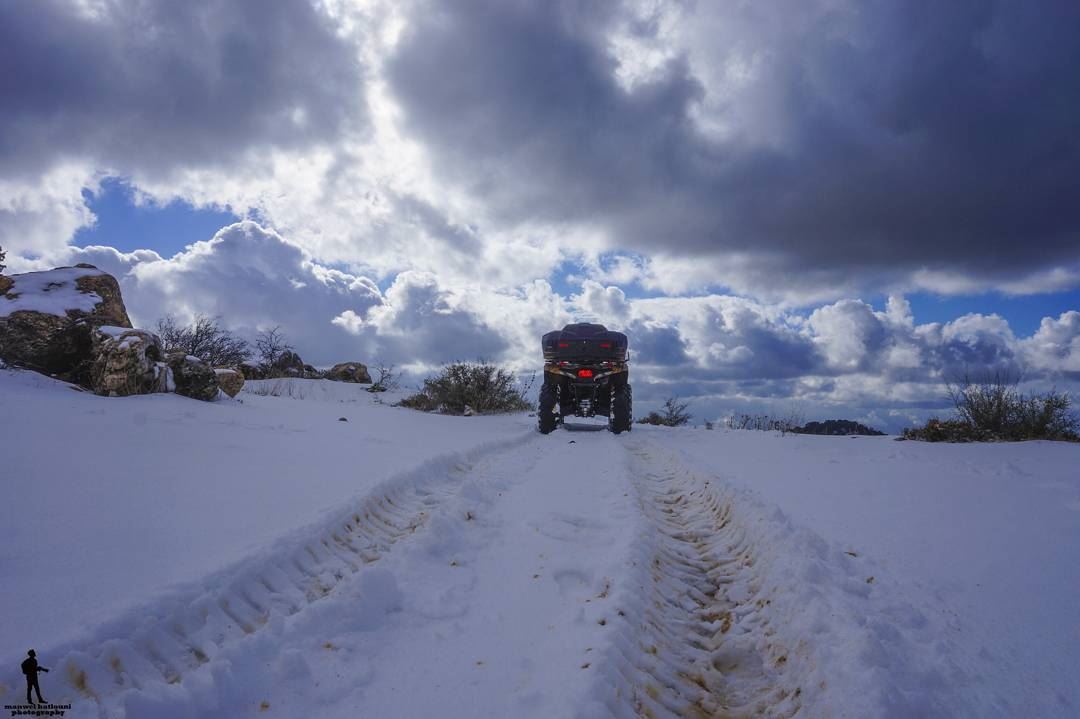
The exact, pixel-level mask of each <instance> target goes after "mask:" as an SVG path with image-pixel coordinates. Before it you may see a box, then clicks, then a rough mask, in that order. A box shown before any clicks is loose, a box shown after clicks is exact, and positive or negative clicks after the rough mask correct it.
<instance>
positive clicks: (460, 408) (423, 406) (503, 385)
mask: <svg viewBox="0 0 1080 719" xmlns="http://www.w3.org/2000/svg"><path fill="white" fill-rule="evenodd" d="M525 392H526V390H525V389H524V388H522V387H520V386H519V385H518V383H517V377H516V376H515V375H514V373H513V372H511V371H509V370H507V369H504V368H502V367H498V366H496V365H493V364H491V363H489V362H454V363H453V364H448V365H446V366H445V367H443V368H442V370H440V372H439V374H437V375H435V376H434V377H429V378H427V379H426V380H424V388H423V389H421V390H420V391H419V392H417V393H416V394H414V395H412V396H411V397H406V398H405V399H403V400H402V401H401V406H402V407H410V408H412V409H419V410H423V411H428V412H430V411H433V410H438V411H440V412H445V413H447V414H465V408H466V407H469V408H471V409H472V411H473V412H476V413H479V414H491V413H497V412H522V411H525V410H528V409H531V408H532V403H531V402H529V401H528V400H527V399H526V398H525Z"/></svg>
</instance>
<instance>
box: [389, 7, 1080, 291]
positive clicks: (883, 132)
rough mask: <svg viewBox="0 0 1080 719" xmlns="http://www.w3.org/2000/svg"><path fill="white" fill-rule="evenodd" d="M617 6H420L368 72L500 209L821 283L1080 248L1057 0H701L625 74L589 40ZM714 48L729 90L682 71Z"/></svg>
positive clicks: (979, 268) (1069, 88)
mask: <svg viewBox="0 0 1080 719" xmlns="http://www.w3.org/2000/svg"><path fill="white" fill-rule="evenodd" d="M694 13H696V15H695V14H694ZM623 20H625V18H624V17H623V11H622V10H621V9H620V8H619V7H617V6H616V5H615V4H614V3H607V4H604V3H574V2H563V3H557V4H556V3H520V2H484V1H481V0H473V1H466V2H456V3H447V4H442V3H439V4H434V5H432V6H425V7H423V8H422V9H421V11H420V12H417V13H415V14H414V18H413V23H412V28H411V30H410V31H409V32H408V33H407V35H406V37H405V39H404V41H403V42H402V44H401V46H400V48H399V51H398V54H397V56H396V57H395V58H394V59H393V60H392V62H391V64H390V66H389V67H390V70H389V72H390V79H391V82H392V86H393V89H394V91H395V93H396V95H397V97H398V98H399V100H400V101H401V102H402V104H403V106H404V109H405V112H406V119H407V122H408V124H409V127H410V128H411V129H412V130H413V131H414V132H415V133H417V134H418V135H419V136H420V137H421V138H423V139H424V140H425V141H426V142H427V143H428V145H429V147H431V148H432V149H433V150H434V152H435V155H436V158H437V161H438V164H439V167H440V169H441V172H442V173H443V175H444V176H445V177H447V178H451V179H453V180H455V181H460V182H463V183H465V184H467V185H468V186H469V187H470V188H471V189H472V190H473V191H474V192H476V193H478V194H480V195H482V196H483V197H485V198H486V199H488V200H489V201H490V202H491V203H492V205H493V207H494V209H495V210H496V211H498V212H501V213H502V217H503V219H504V220H509V221H524V220H535V219H548V220H589V221H600V222H603V223H605V224H606V226H607V227H608V228H609V229H611V230H613V236H614V237H615V238H616V239H615V241H616V242H619V243H621V244H625V245H630V246H634V247H635V248H637V249H641V250H644V251H652V252H657V251H659V252H670V253H688V254H699V253H712V254H717V255H719V254H722V253H724V252H727V251H733V250H737V251H740V252H744V253H751V254H753V255H757V256H759V257H760V259H761V261H762V262H763V263H767V264H768V266H769V267H770V268H772V271H773V272H775V271H777V270H793V269H802V270H805V271H814V270H822V269H824V270H826V271H835V273H836V274H835V275H834V276H833V279H836V278H839V277H842V275H843V273H844V272H845V271H847V270H849V269H851V268H856V269H867V270H877V271H883V272H886V273H888V272H894V271H899V272H903V271H913V270H917V269H921V268H930V269H935V270H950V271H953V272H959V273H961V274H967V275H972V274H974V275H979V276H983V277H985V278H993V279H1006V278H1009V277H1013V276H1015V274H1016V273H1017V272H1020V271H1025V270H1032V269H1037V268H1042V267H1047V266H1052V265H1058V264H1062V263H1069V262H1075V261H1077V260H1080V202H1077V200H1076V198H1077V197H1078V196H1080V180H1078V179H1077V172H1076V167H1078V166H1080V139H1078V135H1077V127H1078V126H1080V83H1078V82H1077V81H1076V78H1077V77H1078V76H1080V4H1077V3H1075V2H1066V1H1052V2H1045V3H1004V2H1002V3H996V2H992V1H990V0H957V1H956V2H948V3H933V4H926V3H910V2H902V1H900V0H896V1H886V2H878V3H873V4H869V3H852V4H850V5H838V4H837V3H829V4H828V7H825V4H824V3H812V2H807V3H725V4H716V3H701V4H699V5H697V6H695V7H694V9H693V10H692V11H691V14H690V16H689V17H687V18H685V19H684V27H685V32H686V35H687V36H688V37H690V38H691V40H690V41H688V46H692V47H693V50H691V51H688V52H687V53H685V54H682V55H676V56H674V58H673V59H671V60H670V61H668V62H667V64H666V65H665V66H663V67H662V68H660V70H659V71H658V72H656V73H655V74H654V75H653V76H652V77H651V79H649V80H648V81H646V82H643V83H641V84H639V85H637V86H635V87H633V89H631V90H625V89H624V88H623V87H622V86H620V85H619V84H618V83H617V81H616V77H615V70H616V62H615V60H614V59H613V57H612V56H611V55H610V52H609V47H610V43H609V35H610V32H611V31H612V29H613V28H614V27H615V26H616V24H618V23H620V22H622V21H623ZM695 26H701V27H703V28H704V29H703V30H701V31H700V32H699V35H702V34H703V35H705V37H697V38H696V40H695V39H694V33H695V29H694V28H695ZM635 30H636V32H638V33H641V34H646V35H647V34H648V33H650V32H655V27H650V26H649V24H648V23H644V24H639V25H638V26H637V27H636V28H635ZM747 58H749V60H747ZM737 59H741V60H743V61H746V62H750V61H752V63H751V64H752V65H753V69H752V77H751V80H750V81H749V86H748V87H747V88H742V89H736V90H734V91H733V94H732V95H731V99H730V101H729V102H727V104H723V103H722V101H721V99H717V98H710V93H714V94H718V93H719V90H718V89H717V88H710V87H708V86H706V85H705V83H704V81H702V80H700V79H699V78H700V77H704V76H706V75H707V73H703V72H701V71H702V70H703V69H707V68H711V69H712V70H713V72H712V73H711V76H712V77H716V76H718V75H720V74H721V71H722V70H723V69H724V68H725V67H727V66H728V65H730V64H731V63H732V62H734V61H735V60H737ZM718 96H719V95H718ZM695 110H701V111H703V112H707V113H711V114H712V117H711V118H710V119H711V120H714V121H717V122H718V123H719V124H722V125H726V126H727V127H728V130H729V132H728V134H727V135H725V136H724V137H725V139H719V136H715V135H714V136H706V135H704V134H703V133H702V131H701V130H700V129H699V128H698V126H697V125H696V123H695V122H694V121H693V120H692V116H693V112H694V111H695ZM763 126H768V127H769V128H771V129H770V130H769V133H768V135H769V136H768V138H767V139H766V140H761V139H760V138H758V137H756V136H757V135H758V134H760V133H759V128H760V127H763Z"/></svg>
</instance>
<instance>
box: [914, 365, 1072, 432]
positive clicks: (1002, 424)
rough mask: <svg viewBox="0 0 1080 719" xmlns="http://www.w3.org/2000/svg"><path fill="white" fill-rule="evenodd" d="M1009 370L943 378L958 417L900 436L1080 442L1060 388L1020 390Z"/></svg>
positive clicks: (1069, 401) (1068, 401)
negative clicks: (954, 379)
mask: <svg viewBox="0 0 1080 719" xmlns="http://www.w3.org/2000/svg"><path fill="white" fill-rule="evenodd" d="M1018 384H1019V378H1018V377H1016V376H1013V375H1012V374H1009V373H1000V372H999V373H995V374H993V375H989V374H988V375H986V376H985V377H983V378H982V379H978V380H972V379H971V377H970V376H969V375H967V374H965V375H964V377H963V378H962V379H961V380H960V381H957V382H948V383H947V384H946V392H947V393H948V397H949V399H950V400H951V401H952V403H953V407H954V408H955V409H956V414H957V418H956V419H948V420H941V419H938V418H936V417H935V418H933V419H931V420H929V421H928V422H927V423H926V425H925V426H923V427H915V428H909V429H905V430H904V437H906V438H908V439H921V440H925V441H928V442H1001V441H1004V442H1019V441H1023V440H1028V439H1050V440H1068V441H1080V434H1078V433H1080V418H1078V417H1077V416H1076V414H1075V413H1073V412H1072V411H1071V408H1072V399H1071V397H1070V396H1069V395H1068V394H1067V393H1064V392H1058V391H1057V390H1050V391H1049V392H1044V393H1042V394H1034V393H1033V394H1024V393H1023V392H1020V391H1019V389H1018V388H1017V386H1018Z"/></svg>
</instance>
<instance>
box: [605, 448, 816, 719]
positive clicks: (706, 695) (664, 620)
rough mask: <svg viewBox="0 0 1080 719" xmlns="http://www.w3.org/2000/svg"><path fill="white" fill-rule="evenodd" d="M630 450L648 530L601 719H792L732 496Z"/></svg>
mask: <svg viewBox="0 0 1080 719" xmlns="http://www.w3.org/2000/svg"><path fill="white" fill-rule="evenodd" d="M628 449H629V450H630V452H631V462H630V465H631V479H632V483H633V485H634V486H635V489H636V491H637V493H638V498H639V501H640V505H641V508H642V512H643V514H644V516H645V518H646V520H647V524H648V529H647V530H646V536H644V537H642V541H641V543H640V545H639V547H638V550H637V552H636V554H637V561H636V565H637V572H638V577H637V579H638V583H639V585H640V587H641V592H640V593H639V595H638V598H637V600H638V601H637V603H636V605H633V606H627V607H626V609H625V610H624V611H625V612H626V615H627V616H626V618H627V620H628V622H627V624H626V625H625V630H624V631H623V632H622V635H621V636H620V637H619V638H618V639H617V641H616V644H615V649H614V651H613V662H612V666H611V667H610V669H611V672H610V674H609V676H610V678H611V679H613V681H614V684H615V689H616V691H615V693H614V699H613V701H610V702H609V703H608V709H609V710H610V711H611V714H612V715H613V716H616V717H632V716H636V717H649V718H655V719H659V718H660V717H758V716H767V717H793V716H796V715H797V714H798V713H799V710H800V708H801V694H802V688H801V687H800V686H799V683H798V681H797V678H796V677H794V676H791V674H793V672H790V671H789V669H790V667H789V666H788V662H789V654H790V652H789V649H788V647H787V646H785V643H784V642H783V641H782V640H781V638H780V636H779V634H780V633H778V632H777V631H776V629H775V627H774V626H773V625H772V623H771V622H770V605H771V599H770V597H769V596H768V594H767V593H766V592H765V591H764V590H763V587H764V582H763V578H762V576H761V570H760V567H759V556H758V549H757V547H756V546H755V543H754V541H753V538H752V532H751V531H750V528H749V527H748V526H747V523H746V521H745V520H744V518H742V517H740V516H739V511H738V507H737V506H736V505H735V504H734V502H733V499H732V497H731V496H730V495H727V494H726V493H725V492H723V491H721V490H720V488H718V487H716V486H715V481H711V480H709V479H706V478H702V477H699V476H696V475H694V474H693V473H691V472H689V471H687V470H686V469H685V468H684V467H682V466H681V465H680V464H679V463H678V462H677V461H676V460H674V459H667V458H665V460H664V461H661V460H660V459H659V458H657V457H655V456H654V453H655V452H656V450H655V449H654V447H653V446H651V445H650V444H649V443H647V442H642V441H640V440H635V441H634V442H633V444H632V445H631V446H630V447H628ZM802 648H803V647H800V649H802Z"/></svg>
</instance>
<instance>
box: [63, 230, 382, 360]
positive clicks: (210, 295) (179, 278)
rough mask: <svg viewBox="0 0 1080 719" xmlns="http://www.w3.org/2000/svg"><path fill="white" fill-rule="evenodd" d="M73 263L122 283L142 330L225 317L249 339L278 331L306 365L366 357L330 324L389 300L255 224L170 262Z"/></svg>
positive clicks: (77, 257)
mask: <svg viewBox="0 0 1080 719" xmlns="http://www.w3.org/2000/svg"><path fill="white" fill-rule="evenodd" d="M69 261H70V262H89V263H91V264H94V265H96V266H98V267H99V268H101V269H103V270H105V271H107V272H110V273H112V274H114V275H116V277H117V278H118V280H119V281H120V286H121V289H122V290H123V293H124V300H125V303H126V305H127V307H128V312H129V313H130V314H131V316H132V321H133V322H134V323H135V324H136V325H137V326H143V327H152V326H153V325H154V323H155V322H156V320H157V319H158V318H159V317H162V316H164V315H166V314H172V315H175V316H176V317H177V318H178V319H180V320H182V321H186V320H189V319H191V318H192V317H194V316H195V315H198V314H204V315H209V316H220V317H221V318H222V320H223V321H224V322H225V323H226V324H227V325H228V326H229V327H230V328H232V329H233V330H235V331H237V332H239V333H241V334H243V335H246V336H248V337H249V338H250V337H253V336H254V334H255V333H256V332H257V331H259V330H263V329H268V328H271V327H274V326H277V325H280V326H281V327H282V329H283V330H284V332H285V334H286V335H287V337H288V339H289V340H290V341H291V342H292V343H293V344H294V345H295V346H296V347H297V349H299V350H300V351H301V355H302V356H303V357H304V359H306V360H307V361H309V362H315V363H326V362H332V361H341V360H342V359H345V358H354V357H359V356H363V357H369V356H370V353H371V347H370V346H366V345H365V344H364V343H363V342H361V341H359V340H358V339H357V338H356V337H353V336H351V335H349V334H347V333H345V332H342V331H340V330H339V329H338V328H336V327H334V326H333V325H332V324H331V323H332V321H333V319H334V318H335V317H337V316H340V315H341V314H342V313H344V312H346V311H352V312H354V313H357V314H363V313H365V312H367V311H368V310H370V309H371V308H373V307H377V306H379V305H381V304H382V303H383V302H384V300H383V297H382V294H381V293H380V291H379V288H378V286H376V285H375V283H374V282H372V281H371V280H369V279H367V278H365V277H358V276H355V275H351V274H349V273H346V272H342V271H340V270H336V269H333V268H329V267H325V266H322V265H319V264H318V263H316V262H314V261H312V259H311V257H310V255H308V254H307V253H306V252H305V251H304V250H302V249H301V248H299V247H297V246H296V245H294V244H292V243H290V242H288V241H287V240H285V239H284V238H282V237H281V236H280V235H278V234H277V233H275V232H273V231H270V230H267V229H265V228H263V227H261V226H260V225H258V224H256V223H254V222H251V221H245V222H239V223H236V224H233V225H230V226H228V227H225V228H223V229H222V230H221V231H219V232H218V233H217V234H216V235H215V236H214V237H213V239H211V240H208V241H205V242H197V243H195V244H193V245H191V246H190V247H188V248H187V249H186V250H185V251H184V252H181V253H179V254H177V255H176V256H175V257H173V258H171V259H163V258H161V257H160V256H158V255H157V254H156V253H154V252H151V251H146V250H141V251H137V252H132V253H120V252H117V251H116V250H114V249H112V248H108V247H87V248H82V249H79V250H73V251H72V252H71V253H70V255H69Z"/></svg>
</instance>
